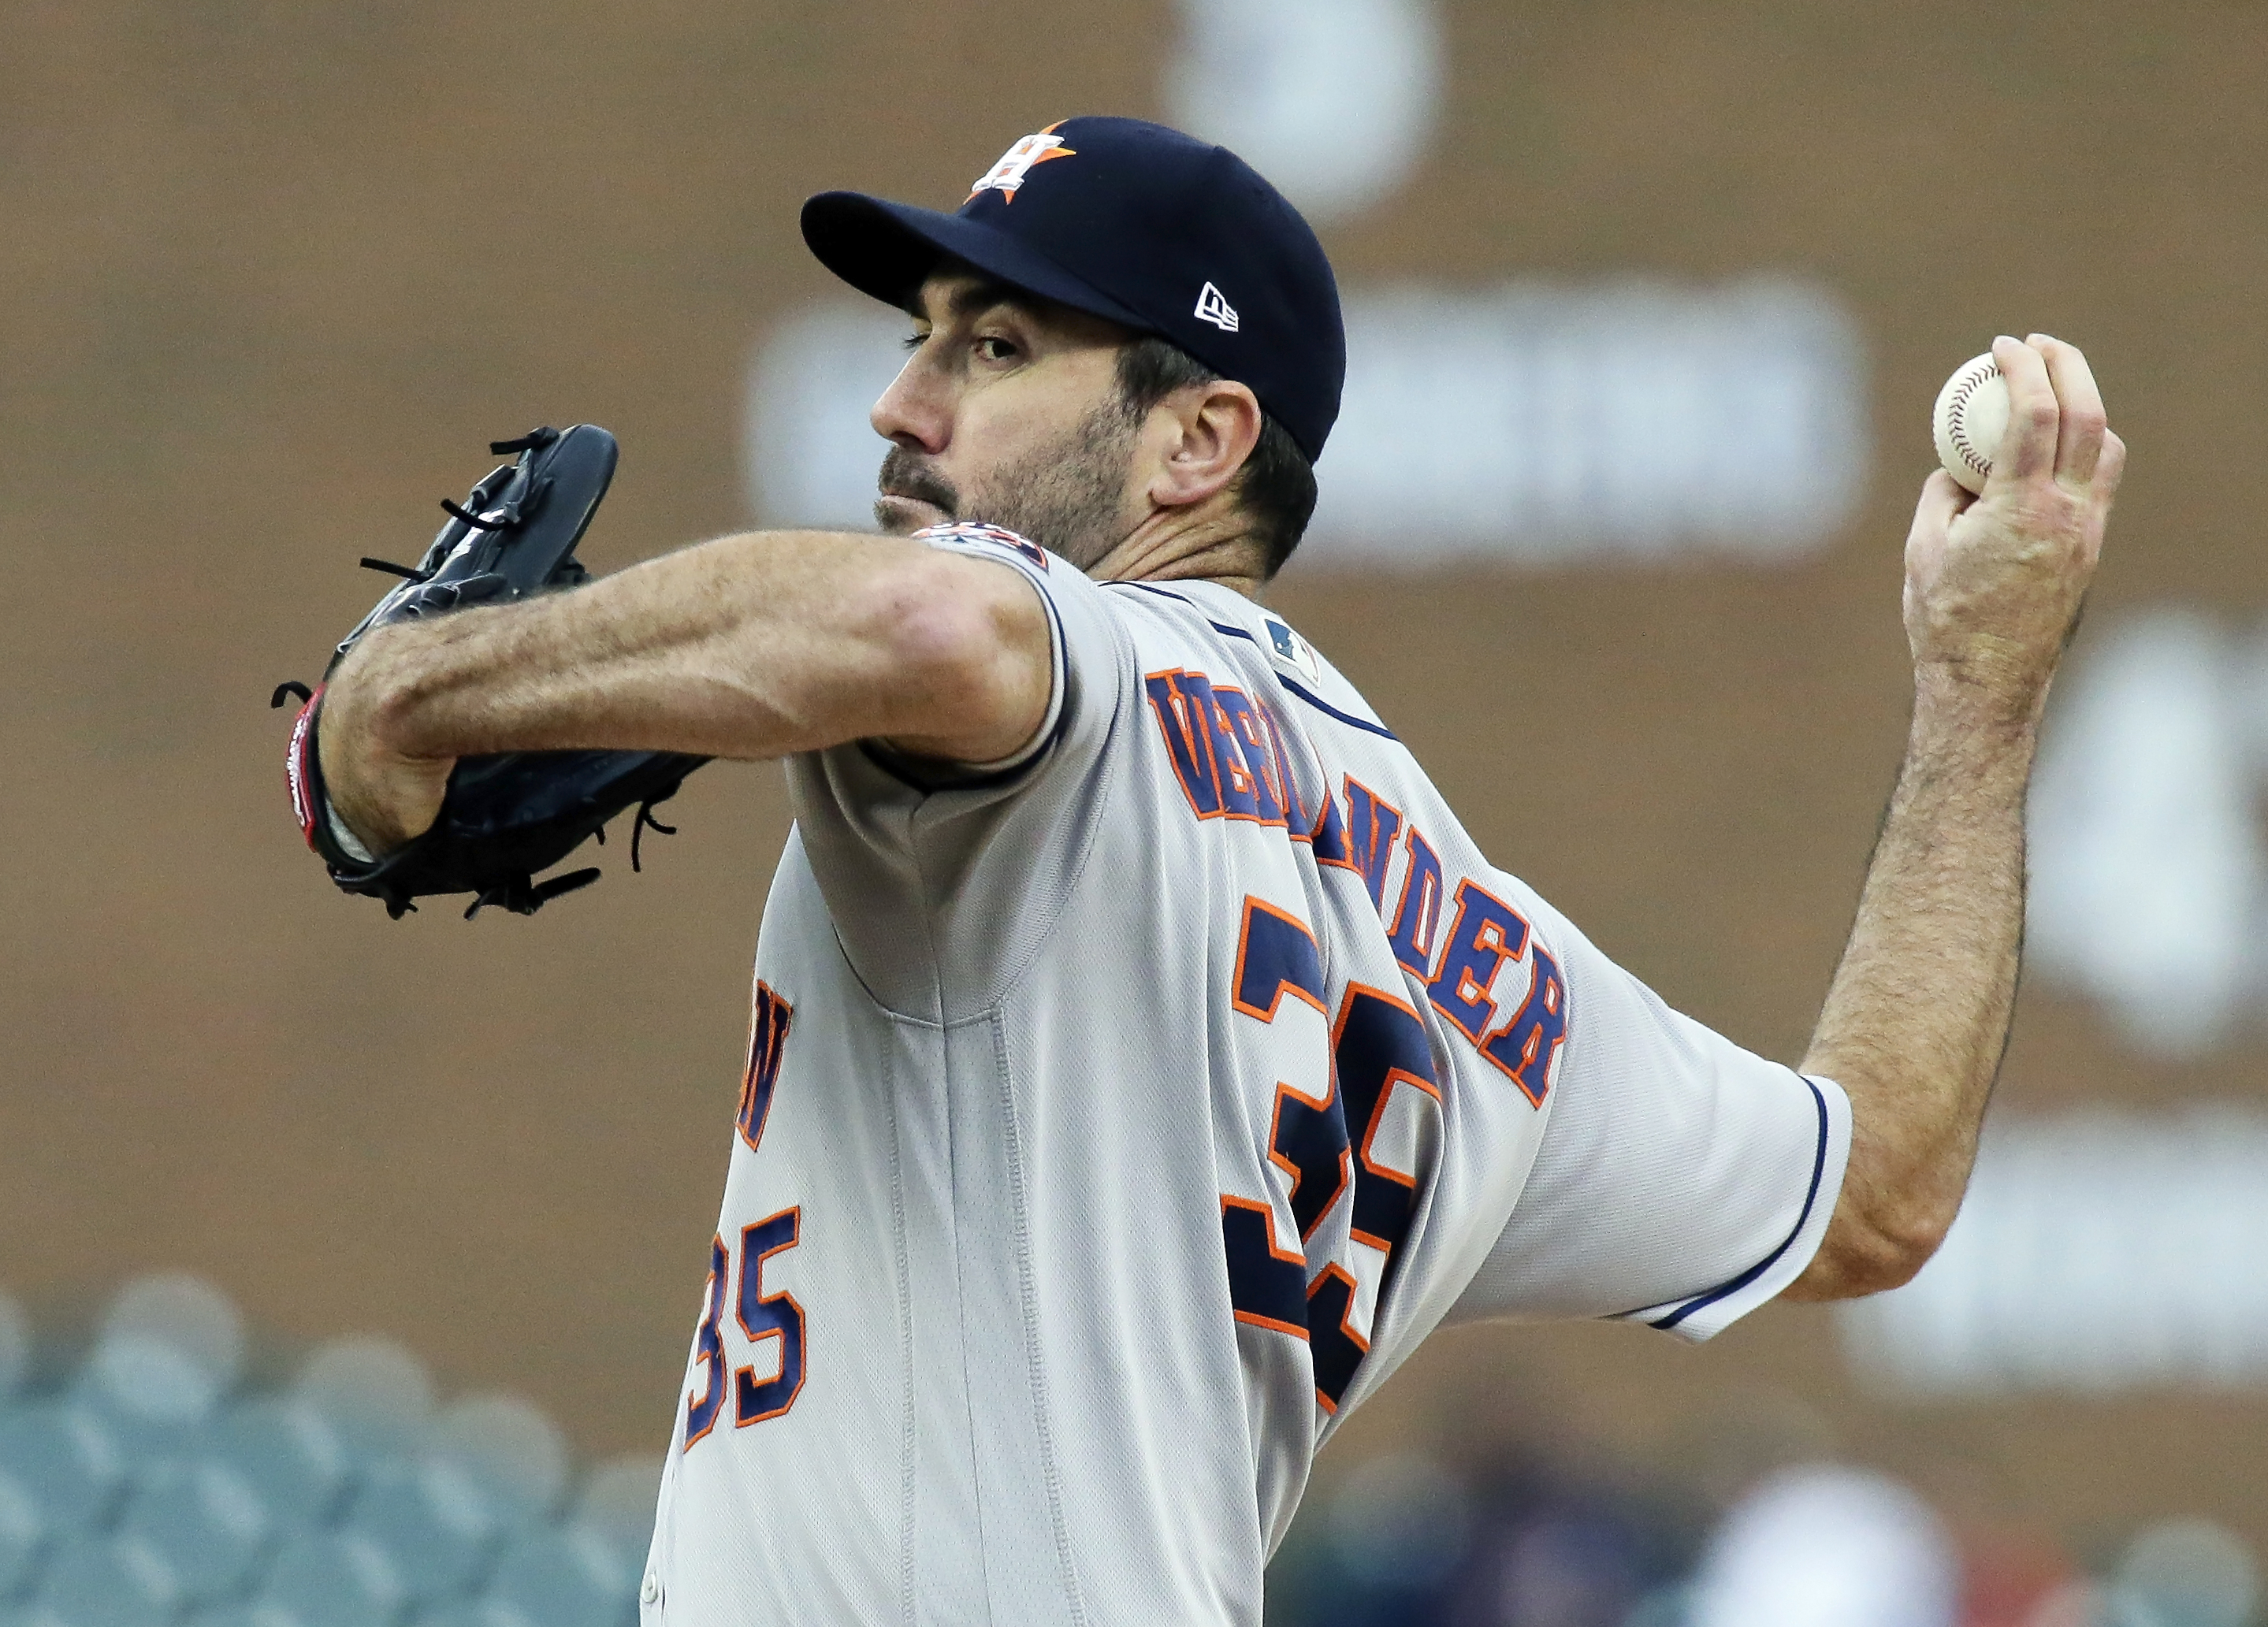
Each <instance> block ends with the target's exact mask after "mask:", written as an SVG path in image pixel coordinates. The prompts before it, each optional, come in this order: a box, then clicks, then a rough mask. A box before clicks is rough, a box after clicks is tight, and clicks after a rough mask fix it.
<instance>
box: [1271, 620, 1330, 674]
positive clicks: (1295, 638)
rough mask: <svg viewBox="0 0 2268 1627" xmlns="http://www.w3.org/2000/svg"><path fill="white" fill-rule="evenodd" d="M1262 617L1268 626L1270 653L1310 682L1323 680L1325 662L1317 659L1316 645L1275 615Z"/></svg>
mask: <svg viewBox="0 0 2268 1627" xmlns="http://www.w3.org/2000/svg"><path fill="white" fill-rule="evenodd" d="M1261 619H1262V621H1263V622H1264V623H1265V624H1266V625H1267V628H1268V649H1269V653H1270V654H1271V655H1273V656H1274V657H1275V658H1276V659H1278V661H1281V662H1283V663H1284V664H1285V665H1286V666H1290V667H1291V668H1292V670H1293V671H1294V672H1296V673H1298V674H1300V676H1301V677H1303V678H1305V679H1307V681H1308V682H1310V683H1319V682H1321V681H1322V676H1323V664H1322V661H1320V660H1319V659H1316V656H1315V650H1314V645H1313V644H1309V643H1308V642H1307V640H1306V639H1304V638H1302V637H1300V635H1299V634H1297V633H1295V632H1293V631H1292V629H1290V628H1289V627H1286V626H1285V624H1284V623H1283V622H1279V621H1278V620H1277V619H1276V618H1275V617H1274V616H1272V615H1270V616H1263V617H1262V618H1261Z"/></svg>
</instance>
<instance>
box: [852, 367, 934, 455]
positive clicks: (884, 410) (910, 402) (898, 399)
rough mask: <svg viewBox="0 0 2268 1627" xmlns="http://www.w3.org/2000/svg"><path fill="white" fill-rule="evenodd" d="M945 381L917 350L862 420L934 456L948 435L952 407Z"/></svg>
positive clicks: (884, 434) (879, 432) (886, 435)
mask: <svg viewBox="0 0 2268 1627" xmlns="http://www.w3.org/2000/svg"><path fill="white" fill-rule="evenodd" d="M947 394H948V393H947V391H946V386H945V381H944V380H943V379H939V377H938V376H937V370H936V369H935V368H934V367H932V366H929V365H926V364H925V362H924V357H923V355H922V353H921V352H920V351H918V350H917V351H916V352H915V353H914V354H913V355H911V356H909V357H907V358H906V364H905V365H904V366H903V367H901V368H900V369H898V376H897V377H896V378H895V379H891V380H890V387H889V388H888V389H887V390H884V391H883V392H882V394H881V397H880V400H878V401H875V403H874V408H873V411H872V412H870V413H868V414H867V415H866V421H867V422H868V423H872V424H873V426H874V433H875V434H877V435H879V436H880V437H881V438H883V439H884V440H887V441H891V442H895V444H896V445H901V446H903V447H905V448H907V449H908V450H909V451H913V452H924V453H929V454H930V455H931V456H932V457H934V456H935V455H936V454H938V453H941V452H943V451H944V450H945V445H946V441H947V440H949V439H950V438H952V430H953V408H952V403H951V401H949V400H948V399H947Z"/></svg>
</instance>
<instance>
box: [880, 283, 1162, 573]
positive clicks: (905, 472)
mask: <svg viewBox="0 0 2268 1627" xmlns="http://www.w3.org/2000/svg"><path fill="white" fill-rule="evenodd" d="M914 330H915V331H914V335H913V336H912V337H911V338H909V340H908V341H907V348H908V350H909V351H910V352H911V354H910V355H909V357H907V359H906V364H905V366H904V368H903V369H902V371H901V372H899V374H898V377H897V379H896V380H895V382H894V383H893V384H892V385H891V386H890V387H889V388H888V389H887V390H886V391H884V392H883V393H882V398H881V400H880V401H876V402H875V403H874V410H873V425H874V429H875V431H876V432H877V433H879V434H880V435H882V436H884V437H885V438H887V439H888V440H889V441H890V442H891V447H890V450H889V453H887V455H886V456H885V457H884V458H883V460H882V471H881V476H880V482H879V483H880V489H881V493H882V495H881V497H880V501H878V502H877V503H876V504H874V517H875V519H877V520H879V521H880V523H881V526H882V529H884V530H885V531H889V532H894V533H896V534H899V535H904V534H908V533H909V532H914V531H917V530H919V529H920V528H921V527H923V526H934V525H938V524H940V523H942V522H944V521H946V520H955V519H962V520H981V521H983V522H985V523H987V524H990V525H995V526H1006V527H1007V528H1008V529H1009V530H1011V531H1013V532H1016V533H1017V534H1020V535H1022V536H1027V537H1029V538H1031V539H1032V541H1035V542H1038V543H1040V544H1041V545H1042V546H1043V547H1045V548H1049V549H1051V550H1053V551H1054V552H1056V553H1057V554H1059V555H1061V556H1064V558H1066V559H1068V560H1070V561H1071V563H1073V564H1076V565H1079V566H1081V567H1082V568H1084V567H1086V566H1089V565H1092V564H1094V563H1095V562H1096V561H1098V560H1100V559H1101V558H1102V556H1104V555H1106V554H1108V552H1109V551H1110V549H1111V548H1113V547H1115V546H1116V544H1117V543H1118V542H1119V541H1122V540H1123V538H1124V537H1125V536H1126V534H1128V533H1129V532H1130V531H1131V530H1132V529H1133V526H1134V525H1135V523H1136V521H1137V520H1138V519H1140V517H1141V516H1140V513H1139V512H1138V506H1137V505H1136V504H1135V503H1134V501H1133V496H1134V494H1133V493H1131V492H1130V485H1131V482H1130V466H1131V461H1132V453H1133V445H1134V433H1135V430H1136V427H1137V421H1136V420H1135V419H1134V418H1133V417H1132V416H1130V415H1129V414H1128V413H1127V412H1126V411H1125V409H1124V408H1123V406H1122V405H1121V404H1120V398H1119V393H1118V387H1117V379H1116V366H1117V361H1118V351H1119V350H1120V348H1121V347H1122V346H1123V345H1124V344H1125V343H1126V342H1127V340H1128V339H1129V338H1130V335H1129V334H1128V333H1127V331H1126V330H1125V329H1124V328H1121V327H1119V326H1118V325H1117V324H1116V323H1115V322H1108V321H1105V320H1102V319H1101V318H1100V317H1093V316H1087V315H1086V314H1084V313H1080V312H1076V311H1071V310H1067V309H1065V308H1064V307H1063V306H1056V305H1051V304H1047V303H1044V302H1042V301H1037V300H1034V299H1032V298H1029V297H1028V296H1026V295H1020V294H1017V293H1014V292H1013V291H1009V290H1006V289H1003V288H1001V287H1000V286H999V285H998V284H997V283H989V282H987V281H985V280H984V279H983V278H981V277H979V276H975V275H974V274H970V273H952V272H946V273H940V274H939V275H938V276H932V278H930V280H929V281H928V282H927V283H924V284H923V285H922V291H921V298H920V314H919V315H918V316H917V317H916V318H915V321H914Z"/></svg>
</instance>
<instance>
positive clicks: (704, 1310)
mask: <svg viewBox="0 0 2268 1627" xmlns="http://www.w3.org/2000/svg"><path fill="white" fill-rule="evenodd" d="M794 1018H795V1007H794V1006H792V1005H790V1004H788V1002H787V1001H786V1000H784V999H783V998H780V996H779V995H778V994H777V993H776V992H774V991H773V990H771V989H770V987H769V986H767V985H766V984H764V983H757V984H756V993H755V1002H754V1006H753V1009H752V1011H751V1013H750V1016H749V1020H748V1065H747V1071H745V1072H744V1073H742V1075H741V1077H740V1108H739V1110H738V1111H737V1112H736V1113H735V1114H734V1115H733V1123H734V1126H735V1128H736V1129H737V1130H739V1132H740V1139H741V1140H742V1141H744V1142H746V1143H747V1146H748V1150H749V1151H750V1152H755V1151H757V1150H758V1149H759V1148H760V1147H761V1145H762V1142H763V1137H764V1123H765V1121H766V1120H767V1119H769V1118H770V1116H771V1108H772V1093H773V1091H774V1089H775V1088H776V1087H777V1086H778V1084H779V1075H780V1063H781V1060H782V1058H783V1057H784V1055H785V1053H786V1049H787V1036H788V1028H789V1026H790V1024H791V1023H792V1021H793V1020H794ZM802 1233H803V1210H802V1208H801V1206H800V1205H799V1206H797V1207H795V1208H792V1209H784V1210H782V1211H779V1212H778V1213H777V1214H775V1215H770V1216H767V1217H766V1218H763V1219H762V1220H759V1221H757V1222H755V1224H754V1225H753V1226H743V1227H741V1228H740V1262H739V1264H740V1278H739V1288H738V1292H737V1294H735V1293H734V1292H733V1255H732V1252H731V1251H730V1250H729V1249H727V1248H725V1240H724V1239H723V1238H722V1237H716V1238H712V1239H711V1240H710V1244H709V1280H708V1283H707V1285H706V1286H705V1287H704V1288H703V1293H702V1305H701V1321H700V1325H699V1326H698V1327H697V1328H696V1329H695V1330H694V1336H693V1357H694V1367H695V1370H696V1374H697V1377H696V1382H695V1383H694V1385H693V1387H692V1388H690V1389H689V1391H688V1392H687V1395H686V1397H685V1447H684V1449H685V1450H686V1451H691V1450H692V1449H693V1446H694V1443H695V1442H696V1441H698V1440H701V1439H703V1438H705V1437H706V1436H707V1435H708V1433H709V1432H710V1431H711V1430H712V1429H714V1428H716V1427H717V1416H718V1413H719V1412H721V1411H722V1410H724V1406H725V1388H726V1386H725V1373H726V1369H727V1366H728V1363H727V1358H726V1357H725V1305H726V1303H727V1302H728V1301H729V1302H730V1303H731V1304H732V1305H733V1320H734V1321H737V1322H739V1323H740V1332H741V1333H742V1334H743V1335H744V1336H746V1337H747V1341H748V1344H749V1346H750V1347H751V1349H754V1348H755V1347H756V1346H758V1345H762V1344H764V1343H766V1342H767V1341H770V1340H777V1342H778V1344H779V1372H778V1373H777V1375H776V1376H774V1377H772V1378H769V1379H759V1378H757V1377H756V1370H755V1365H754V1364H753V1363H751V1364H749V1365H747V1366H740V1367H737V1368H733V1369H732V1386H731V1388H732V1395H733V1425H734V1427H736V1428H746V1427H747V1425H751V1424H761V1423H762V1422H763V1421H764V1420H765V1419H766V1418H776V1417H779V1416H780V1415H781V1414H783V1413H784V1412H785V1411H786V1410H788V1409H789V1408H790V1407H792V1406H793V1405H795V1398H796V1397H797V1396H798V1395H800V1394H801V1393H802V1391H803V1379H804V1312H803V1307H802V1306H800V1305H799V1304H798V1303H797V1302H796V1299H795V1296H794V1295H792V1294H791V1293H788V1292H785V1291H784V1290H782V1291H780V1292H774V1293H766V1292H764V1287H763V1268H764V1262H765V1261H767V1260H769V1259H770V1258H771V1257H772V1256H773V1255H777V1254H781V1253H784V1252H785V1251H786V1250H788V1249H790V1248H794V1247H795V1246H796V1244H797V1243H798V1242H799V1241H801V1240H802Z"/></svg>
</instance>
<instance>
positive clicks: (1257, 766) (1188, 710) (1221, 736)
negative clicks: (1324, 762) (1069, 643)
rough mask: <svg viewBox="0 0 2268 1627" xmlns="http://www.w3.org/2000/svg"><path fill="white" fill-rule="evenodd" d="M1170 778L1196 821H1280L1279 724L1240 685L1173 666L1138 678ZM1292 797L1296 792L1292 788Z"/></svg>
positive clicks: (1285, 770) (1286, 767) (1284, 780)
mask: <svg viewBox="0 0 2268 1627" xmlns="http://www.w3.org/2000/svg"><path fill="white" fill-rule="evenodd" d="M1142 687H1143V689H1144V691H1145V693H1146V694H1147V695H1148V696H1149V697H1150V710H1151V712H1152V715H1153V716H1154V717H1155V718H1157V721H1158V728H1159V731H1160V733H1162V734H1163V735H1164V736H1165V740H1166V753H1167V757H1168V758H1169V759H1170V761H1171V762H1172V763H1173V765H1174V777H1175V779H1177V780H1179V781H1180V782H1181V786H1182V795H1184V796H1185V797H1187V798H1188V799H1189V810H1190V812H1192V813H1195V814H1196V815H1197V817H1198V818H1199V819H1241V820H1249V821H1252V822H1253V823H1255V824H1259V825H1282V824H1285V822H1286V813H1285V808H1286V803H1285V787H1286V786H1287V785H1288V784H1290V783H1291V780H1292V774H1291V763H1290V759H1289V756H1288V755H1286V753H1285V747H1284V730H1283V726H1282V725H1281V724H1280V723H1278V721H1277V720H1276V719H1275V718H1272V717H1270V716H1269V715H1268V713H1267V709H1266V708H1265V707H1264V706H1256V705H1255V703H1253V700H1252V698H1251V696H1248V695H1246V694H1245V693H1244V691H1243V690H1241V689H1232V688H1226V686H1220V687H1216V686H1215V685H1214V683H1213V681H1212V680H1211V679H1210V678H1208V677H1206V676H1205V675H1204V674H1203V673H1192V672H1187V671H1184V670H1182V668H1180V667H1175V669H1173V670H1172V671H1170V672H1162V673H1151V674H1148V675H1146V676H1145V678H1144V679H1143V680H1142ZM1293 794H1294V795H1296V792H1295V793H1293Z"/></svg>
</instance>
